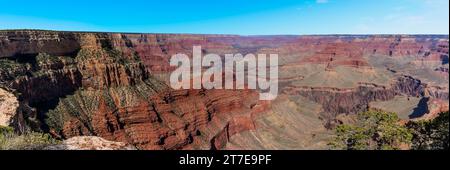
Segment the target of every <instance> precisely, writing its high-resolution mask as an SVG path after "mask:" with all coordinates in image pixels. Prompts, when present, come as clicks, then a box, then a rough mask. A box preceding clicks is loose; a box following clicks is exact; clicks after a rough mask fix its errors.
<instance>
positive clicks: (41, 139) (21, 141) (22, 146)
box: [0, 127, 59, 150]
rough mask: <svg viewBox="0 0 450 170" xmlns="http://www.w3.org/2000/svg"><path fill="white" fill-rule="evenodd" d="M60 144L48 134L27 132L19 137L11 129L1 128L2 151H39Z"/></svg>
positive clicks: (0, 142) (0, 144)
mask: <svg viewBox="0 0 450 170" xmlns="http://www.w3.org/2000/svg"><path fill="white" fill-rule="evenodd" d="M58 143H59V141H58V140H56V139H53V138H52V137H51V136H50V135H48V134H44V133H38V132H27V133H23V134H21V135H19V134H16V133H14V132H13V129H12V128H11V127H0V150H38V149H43V148H44V147H46V146H49V145H54V144H58Z"/></svg>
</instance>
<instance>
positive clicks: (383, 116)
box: [329, 110, 412, 150]
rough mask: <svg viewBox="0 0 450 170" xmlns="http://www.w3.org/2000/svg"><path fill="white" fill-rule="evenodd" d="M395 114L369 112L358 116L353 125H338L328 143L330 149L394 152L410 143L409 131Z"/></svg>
mask: <svg viewBox="0 0 450 170" xmlns="http://www.w3.org/2000/svg"><path fill="white" fill-rule="evenodd" d="M399 121H400V119H399V118H398V116H397V114H395V113H388V112H383V111H374V110H369V111H367V112H363V113H360V114H358V120H357V123H355V124H354V125H339V126H337V128H336V129H335V137H334V138H333V140H332V141H331V142H330V143H329V146H330V147H331V148H332V149H346V150H396V149H401V148H402V146H404V145H405V144H406V146H407V145H408V144H409V143H410V142H411V139H412V134H411V132H410V130H409V129H407V128H406V127H405V126H403V125H401V124H399Z"/></svg>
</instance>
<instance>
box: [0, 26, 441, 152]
mask: <svg viewBox="0 0 450 170" xmlns="http://www.w3.org/2000/svg"><path fill="white" fill-rule="evenodd" d="M194 45H201V46H202V49H203V51H202V52H203V53H204V54H207V53H217V54H220V55H222V56H223V54H227V53H243V54H246V53H265V54H267V53H277V54H279V56H280V76H281V77H280V95H279V98H277V99H276V100H275V101H273V103H272V102H263V101H258V93H257V92H256V91H252V90H232V91H230V90H173V89H171V88H170V87H168V85H167V82H166V81H167V78H168V74H170V72H171V71H172V70H173V69H175V68H173V67H170V66H169V59H170V57H171V56H172V55H173V54H176V53H185V54H188V55H191V54H192V46H194ZM0 64H1V67H0V86H2V87H5V89H8V93H11V94H12V93H14V94H16V97H17V98H18V106H17V109H16V111H15V113H16V116H15V117H14V120H13V123H12V125H13V126H15V127H16V128H17V129H19V130H26V129H32V130H40V131H45V132H48V133H50V134H52V135H53V136H55V137H58V138H61V139H68V138H72V137H76V136H82V135H83V136H92V135H93V136H99V137H102V138H104V139H107V140H112V141H118V142H123V143H127V144H131V145H133V146H135V147H136V148H138V149H239V146H240V147H250V146H249V145H250V144H254V146H251V148H255V149H267V148H272V149H277V148H291V149H301V148H303V147H308V146H309V145H310V144H312V145H311V147H313V148H315V147H316V145H315V144H314V142H312V141H314V140H319V139H315V137H314V136H317V134H324V135H325V134H326V133H325V132H326V131H325V129H323V128H320V127H323V125H325V126H326V127H331V126H332V125H333V124H334V123H336V122H337V119H338V118H337V117H339V115H340V114H352V113H357V112H360V111H365V110H366V109H367V108H368V104H369V103H370V102H373V101H388V100H391V99H393V98H394V97H395V96H398V95H406V96H414V97H421V98H427V99H428V98H429V99H431V100H430V101H436V100H438V101H443V102H441V103H440V102H428V103H429V104H428V105H430V107H429V108H430V109H427V111H428V112H430V113H434V112H435V110H436V109H434V108H439V109H438V110H443V109H444V110H445V108H447V109H448V107H445V106H444V105H442V103H445V101H447V103H448V99H449V94H448V93H449V92H448V36H254V37H253V36H250V37H240V36H232V35H180V34H119V33H71V32H52V31H0ZM322 68H323V69H322ZM446 68H447V72H446V73H445V70H446ZM349 70H350V71H349ZM355 72H356V73H355ZM341 79H345V81H343V82H338V81H341ZM294 103H295V104H294ZM2 104H4V103H2ZM286 104H288V105H287V106H285V105H286ZM432 104H433V105H436V106H433V107H431V105H432ZM283 116H286V117H289V118H283ZM293 120H296V122H301V124H302V125H287V124H292V121H293ZM283 124H286V126H288V127H285V126H284V125H283ZM281 125H283V126H281ZM284 129H286V130H284ZM309 129H313V130H309ZM248 133H250V134H252V135H242V134H248ZM274 136H280V138H282V136H288V137H289V138H290V139H291V140H290V141H291V143H286V141H278V140H277V139H275V138H273V137H274ZM296 138H298V139H296ZM294 139H295V140H294ZM236 141H239V142H240V143H245V142H247V143H248V145H246V144H237V143H236ZM306 141H308V142H306ZM294 143H295V144H294ZM297 143H299V144H301V145H299V144H297ZM317 143H319V142H317ZM283 146H292V147H283Z"/></svg>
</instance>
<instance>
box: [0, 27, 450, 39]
mask: <svg viewBox="0 0 450 170" xmlns="http://www.w3.org/2000/svg"><path fill="white" fill-rule="evenodd" d="M1 31H48V32H72V33H107V34H167V35H171V34H172V35H182V34H185V35H222V36H242V37H252V36H372V35H376V36H393V35H395V36H449V34H448V33H330V34H328V33H316V34H227V33H188V32H184V33H181V32H180V33H168V32H166V33H164V32H133V31H129V32H127V31H123V32H120V31H89V30H86V31H80V30H78V31H71V30H51V29H34V28H33V29H28V28H25V29H0V32H1Z"/></svg>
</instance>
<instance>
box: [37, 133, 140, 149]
mask: <svg viewBox="0 0 450 170" xmlns="http://www.w3.org/2000/svg"><path fill="white" fill-rule="evenodd" d="M135 149H136V148H134V147H133V146H131V145H127V144H126V143H122V142H114V141H108V140H105V139H103V138H100V137H97V136H79V137H73V138H70V139H67V140H64V141H63V142H62V143H61V144H57V145H52V146H47V147H45V148H44V150H135Z"/></svg>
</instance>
